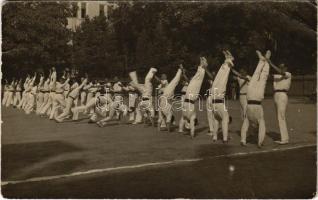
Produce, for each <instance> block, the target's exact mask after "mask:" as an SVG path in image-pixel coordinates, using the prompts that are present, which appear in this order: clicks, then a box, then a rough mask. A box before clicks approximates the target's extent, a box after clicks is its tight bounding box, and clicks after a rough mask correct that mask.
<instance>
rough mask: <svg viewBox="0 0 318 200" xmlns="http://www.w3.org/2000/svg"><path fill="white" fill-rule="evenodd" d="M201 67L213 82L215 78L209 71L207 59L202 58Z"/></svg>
mask: <svg viewBox="0 0 318 200" xmlns="http://www.w3.org/2000/svg"><path fill="white" fill-rule="evenodd" d="M200 66H201V67H203V68H204V70H205V73H206V74H207V75H208V77H209V78H210V79H212V80H213V79H214V77H213V75H212V73H211V72H210V71H209V69H208V62H207V60H206V58H205V57H201V58H200Z"/></svg>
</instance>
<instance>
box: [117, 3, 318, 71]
mask: <svg viewBox="0 0 318 200" xmlns="http://www.w3.org/2000/svg"><path fill="white" fill-rule="evenodd" d="M315 16H316V7H315V5H313V4H311V3H300V2H292V3H273V2H271V3H264V2H263V3H162V2H161V3H136V4H134V5H129V4H125V3H123V5H121V6H120V8H119V9H117V10H116V12H115V13H114V14H113V16H112V19H113V22H114V27H115V31H116V34H117V35H119V36H120V37H119V40H118V42H119V43H120V44H119V45H120V46H121V47H125V48H124V49H126V51H128V53H127V55H129V59H128V60H129V61H130V63H129V64H130V66H137V67H139V68H140V67H144V66H147V65H154V66H156V67H158V68H160V71H164V72H169V70H170V69H171V65H175V62H178V60H183V61H184V62H185V64H186V65H188V68H191V67H192V66H194V63H195V62H196V61H197V56H198V55H206V56H207V57H208V58H209V63H210V67H211V69H213V68H214V69H217V68H218V66H219V65H220V63H221V62H222V60H223V55H222V54H221V50H222V49H224V48H227V49H229V50H231V52H233V55H234V56H235V57H236V61H235V63H236V65H237V66H238V68H240V67H246V68H247V69H249V71H252V70H253V69H254V67H255V63H256V56H255V50H256V49H260V50H262V51H265V49H270V50H272V51H273V60H274V61H275V62H277V63H280V62H285V63H286V64H287V65H288V66H289V67H290V68H291V70H292V71H294V72H297V73H309V72H311V71H313V70H315V68H316V17H315Z"/></svg>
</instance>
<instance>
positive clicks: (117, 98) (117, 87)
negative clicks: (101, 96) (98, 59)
mask: <svg viewBox="0 0 318 200" xmlns="http://www.w3.org/2000/svg"><path fill="white" fill-rule="evenodd" d="M113 91H114V92H115V94H114V100H115V101H122V100H123V97H122V95H121V94H119V93H121V92H122V91H123V87H122V84H121V82H119V81H118V82H117V83H115V84H114V85H113Z"/></svg>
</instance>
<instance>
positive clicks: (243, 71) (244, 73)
mask: <svg viewBox="0 0 318 200" xmlns="http://www.w3.org/2000/svg"><path fill="white" fill-rule="evenodd" d="M240 74H241V75H242V76H246V75H247V72H246V70H245V69H244V68H241V69H240Z"/></svg>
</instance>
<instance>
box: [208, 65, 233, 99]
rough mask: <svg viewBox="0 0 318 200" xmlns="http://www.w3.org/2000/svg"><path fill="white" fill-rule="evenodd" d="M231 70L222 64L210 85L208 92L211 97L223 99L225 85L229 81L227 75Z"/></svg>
mask: <svg viewBox="0 0 318 200" xmlns="http://www.w3.org/2000/svg"><path fill="white" fill-rule="evenodd" d="M230 71H231V68H230V66H229V65H228V64H227V63H224V64H223V65H222V66H221V67H220V69H219V71H218V73H217V75H216V77H215V79H214V81H213V84H212V91H210V92H211V93H212V94H211V95H212V96H213V97H214V98H215V99H223V98H224V96H225V92H226V85H227V81H228V79H229V74H230Z"/></svg>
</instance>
